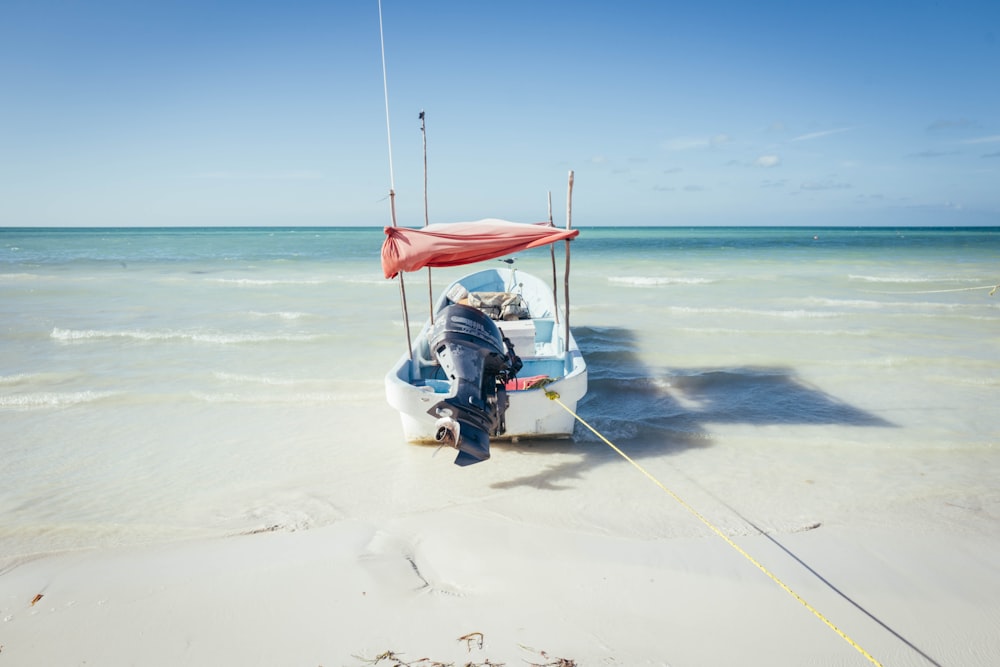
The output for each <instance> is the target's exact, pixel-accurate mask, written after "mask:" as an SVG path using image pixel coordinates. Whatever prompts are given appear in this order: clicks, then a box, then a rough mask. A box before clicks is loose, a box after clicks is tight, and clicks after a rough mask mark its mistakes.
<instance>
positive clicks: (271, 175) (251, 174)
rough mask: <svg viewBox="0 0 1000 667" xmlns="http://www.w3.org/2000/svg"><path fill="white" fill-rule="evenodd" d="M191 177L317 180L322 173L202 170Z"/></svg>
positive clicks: (204, 178) (203, 178) (250, 179)
mask: <svg viewBox="0 0 1000 667" xmlns="http://www.w3.org/2000/svg"><path fill="white" fill-rule="evenodd" d="M192 177H193V178H197V179H201V180H209V181H318V180H320V179H322V178H323V174H321V173H320V172H318V171H305V170H303V171H274V172H261V171H202V172H198V173H196V174H193V176H192Z"/></svg>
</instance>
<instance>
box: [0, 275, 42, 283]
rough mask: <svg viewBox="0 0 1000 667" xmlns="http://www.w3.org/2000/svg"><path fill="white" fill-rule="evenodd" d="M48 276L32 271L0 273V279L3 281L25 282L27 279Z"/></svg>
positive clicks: (38, 278)
mask: <svg viewBox="0 0 1000 667" xmlns="http://www.w3.org/2000/svg"><path fill="white" fill-rule="evenodd" d="M48 279H49V276H40V275H37V274H34V273H0V281H3V282H11V283H13V282H27V281H29V280H48Z"/></svg>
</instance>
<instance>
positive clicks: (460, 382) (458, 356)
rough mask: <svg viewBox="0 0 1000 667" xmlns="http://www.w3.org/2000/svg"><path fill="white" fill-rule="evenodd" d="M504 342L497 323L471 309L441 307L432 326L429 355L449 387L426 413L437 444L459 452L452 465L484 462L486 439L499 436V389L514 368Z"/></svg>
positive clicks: (503, 395) (502, 395) (502, 397)
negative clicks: (433, 421)
mask: <svg viewBox="0 0 1000 667" xmlns="http://www.w3.org/2000/svg"><path fill="white" fill-rule="evenodd" d="M504 343H505V339H504V337H503V335H502V334H501V333H500V330H499V329H498V328H497V325H496V324H495V323H494V322H493V320H491V319H490V318H489V317H487V316H486V315H485V314H483V313H482V312H480V311H479V310H477V309H476V308H471V307H469V306H464V305H461V304H454V305H450V306H447V307H446V308H444V309H443V310H442V311H441V312H440V313H439V314H438V318H437V320H436V321H435V323H434V329H433V330H432V332H431V338H430V346H431V352H432V353H433V355H434V358H435V359H436V360H437V362H438V363H439V364H441V368H442V370H444V372H445V374H446V375H447V378H448V381H449V382H450V383H451V389H450V391H449V396H448V398H446V399H444V400H443V401H441V402H439V403H438V404H437V405H435V406H434V407H433V408H431V409H430V410H429V411H428V412H429V413H430V414H431V415H432V416H434V417H437V419H438V421H437V428H436V432H435V437H436V438H437V440H438V441H439V442H444V443H447V444H449V445H451V446H453V447H455V448H457V449H458V450H459V453H458V457H457V458H456V459H455V463H457V464H458V465H469V464H472V463H478V462H479V461H485V460H486V459H488V458H489V457H490V436H491V435H502V434H503V432H504V412H505V411H506V409H507V392H506V389H505V388H504V387H505V385H506V383H507V381H508V380H509V379H511V378H512V377H513V375H514V374H515V373H516V372H517V370H518V369H519V367H520V363H519V362H520V360H519V359H517V358H516V357H515V356H514V354H513V348H512V346H509V347H508V348H506V349H505V347H504ZM508 350H509V351H508ZM515 359H517V363H514V360H515Z"/></svg>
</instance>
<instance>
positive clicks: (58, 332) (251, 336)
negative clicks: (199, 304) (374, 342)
mask: <svg viewBox="0 0 1000 667" xmlns="http://www.w3.org/2000/svg"><path fill="white" fill-rule="evenodd" d="M51 337H52V338H54V339H55V340H58V341H63V342H74V341H89V340H107V339H113V338H126V339H130V340H137V341H142V342H160V341H188V342H194V343H212V344H216V345H238V344H242V343H273V342H290V343H305V342H310V341H315V340H319V339H320V338H322V335H320V334H260V333H244V334H226V333H210V332H191V331H143V330H132V329H125V330H120V331H117V330H101V329H82V330H81V329H60V328H58V327H57V328H55V329H53V330H52V335H51Z"/></svg>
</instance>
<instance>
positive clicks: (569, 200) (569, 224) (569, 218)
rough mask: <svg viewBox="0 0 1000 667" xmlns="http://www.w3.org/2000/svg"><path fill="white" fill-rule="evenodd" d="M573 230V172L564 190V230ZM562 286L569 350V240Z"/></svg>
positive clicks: (567, 346)
mask: <svg viewBox="0 0 1000 667" xmlns="http://www.w3.org/2000/svg"><path fill="white" fill-rule="evenodd" d="M572 228H573V170H572V169H570V172H569V186H568V187H567V189H566V229H572ZM563 285H564V289H565V292H566V298H565V299H563V301H564V302H565V303H566V317H565V318H563V319H564V320H565V321H566V349H567V350H569V239H566V274H565V277H564V278H563Z"/></svg>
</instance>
